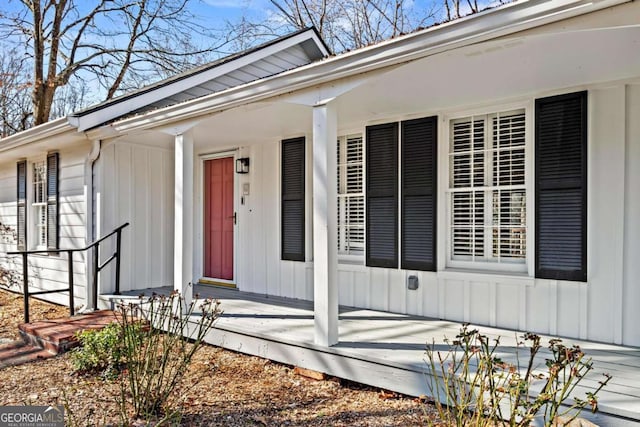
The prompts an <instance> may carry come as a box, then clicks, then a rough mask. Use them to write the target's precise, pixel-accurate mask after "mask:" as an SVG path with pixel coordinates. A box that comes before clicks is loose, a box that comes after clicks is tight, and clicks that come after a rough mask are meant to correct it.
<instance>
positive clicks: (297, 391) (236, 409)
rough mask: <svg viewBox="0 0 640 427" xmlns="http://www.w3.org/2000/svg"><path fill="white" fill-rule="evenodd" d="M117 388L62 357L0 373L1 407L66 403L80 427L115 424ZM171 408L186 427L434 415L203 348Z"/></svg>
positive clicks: (7, 325)
mask: <svg viewBox="0 0 640 427" xmlns="http://www.w3.org/2000/svg"><path fill="white" fill-rule="evenodd" d="M21 304H22V298H21V297H20V296H15V295H12V294H8V293H6V292H4V291H0V313H2V315H1V316H0V338H7V337H15V336H17V333H16V331H17V324H18V323H20V322H21V319H22V311H21V310H22V309H21ZM65 315H67V312H66V309H65V308H61V307H58V306H54V305H51V304H46V303H41V302H40V303H36V304H33V310H32V316H33V318H34V319H41V318H44V317H46V316H52V317H55V316H58V317H62V316H65ZM118 393H120V386H119V384H118V383H117V382H105V381H103V380H101V379H99V378H96V377H93V376H82V375H77V374H74V373H73V369H72V366H71V362H70V359H69V357H68V355H64V356H61V357H57V358H54V359H49V360H44V361H39V362H35V363H31V364H27V365H21V366H16V367H11V368H6V369H2V370H0V405H22V404H38V405H48V404H55V403H58V404H60V403H62V402H63V401H64V400H66V401H67V403H68V406H69V408H70V410H71V412H72V413H73V415H74V417H75V419H76V421H77V422H78V425H81V426H85V425H87V426H89V425H91V426H93V425H98V426H101V425H110V424H118V423H119V417H118V405H117V403H116V396H117V395H118ZM177 394H178V395H179V396H180V397H179V401H176V402H174V403H175V404H177V405H178V407H179V408H180V412H181V414H182V419H181V425H190V426H419V425H425V424H426V421H425V417H426V416H432V414H433V412H432V408H431V407H429V406H425V405H423V404H422V403H420V402H419V401H418V400H416V399H414V398H411V397H407V396H399V395H395V394H393V393H389V392H383V391H381V390H379V389H374V388H371V387H366V386H363V385H361V384H355V383H352V382H348V381H344V380H340V379H338V378H329V379H327V380H324V381H317V380H311V379H307V378H304V377H301V376H298V375H296V374H294V372H293V368H292V367H290V366H286V365H282V364H279V363H274V362H270V361H268V360H265V359H261V358H258V357H252V356H246V355H243V354H239V353H234V352H231V351H227V350H223V349H220V348H217V347H212V346H204V347H203V348H202V349H201V351H199V352H198V353H197V355H196V357H195V361H194V363H193V364H192V365H191V367H190V370H189V373H188V375H187V377H186V378H185V381H184V382H183V384H182V385H181V389H180V391H179V393H177Z"/></svg>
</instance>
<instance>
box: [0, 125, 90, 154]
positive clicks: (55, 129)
mask: <svg viewBox="0 0 640 427" xmlns="http://www.w3.org/2000/svg"><path fill="white" fill-rule="evenodd" d="M66 132H73V133H76V132H77V130H76V128H75V126H73V125H72V124H70V123H69V120H67V118H66V117H60V118H59V119H55V120H52V121H50V122H47V123H43V124H41V125H38V126H35V127H32V128H31V129H27V130H25V131H22V132H19V133H16V134H14V135H11V136H9V137H7V138H4V139H1V140H0V152H4V151H9V150H13V149H16V148H18V147H21V146H23V145H27V144H32V143H36V142H40V141H43V140H45V139H50V138H53V137H54V136H57V135H60V134H62V133H66ZM76 136H77V135H76ZM83 138H84V137H83Z"/></svg>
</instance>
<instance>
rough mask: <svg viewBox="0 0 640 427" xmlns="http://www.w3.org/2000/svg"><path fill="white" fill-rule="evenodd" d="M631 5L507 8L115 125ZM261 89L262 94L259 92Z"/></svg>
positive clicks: (251, 97) (555, 1) (245, 98)
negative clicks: (614, 7) (608, 8)
mask: <svg viewBox="0 0 640 427" xmlns="http://www.w3.org/2000/svg"><path fill="white" fill-rule="evenodd" d="M631 1H633V0H595V1H589V0H528V1H521V2H515V3H509V4H506V5H504V6H501V7H499V8H495V9H490V10H487V11H483V12H481V13H478V14H474V15H471V16H468V17H465V18H462V19H460V20H454V21H450V22H447V23H445V24H441V25H437V26H434V27H429V28H426V29H424V30H421V31H418V32H415V33H411V34H407V35H403V36H400V37H397V38H394V39H390V40H386V41H383V42H381V43H378V44H375V45H371V46H368V47H364V48H361V49H357V50H354V51H350V52H347V53H344V54H341V55H337V56H334V57H330V58H327V59H325V60H324V61H320V62H314V63H311V64H308V65H305V66H301V67H299V68H296V69H293V70H289V71H286V72H284V73H281V74H278V75H275V76H272V77H269V78H265V79H261V80H257V81H254V82H250V83H246V84H244V85H240V86H237V87H234V88H229V89H227V90H224V91H221V92H218V93H214V94H211V95H207V96H204V97H202V98H198V99H195V100H191V101H186V102H185V103H181V104H176V105H173V106H169V107H165V108H161V109H158V110H155V111H151V112H148V113H146V114H143V115H140V116H136V117H131V118H126V119H123V120H122V121H120V122H116V123H114V124H113V125H112V126H113V128H114V129H116V130H119V131H125V130H126V131H129V130H133V129H136V128H147V129H148V128H153V127H155V125H159V124H162V123H171V122H175V121H180V120H188V119H190V118H193V117H194V116H202V115H207V114H212V113H214V112H218V111H222V110H224V109H227V108H233V107H236V106H238V105H243V104H248V103H250V102H255V101H259V100H262V99H266V98H269V97H273V96H278V95H281V94H283V93H290V92H293V91H296V90H302V89H305V88H309V87H312V86H314V85H318V84H323V83H327V82H328V81H332V80H336V79H340V78H345V77H350V76H353V75H357V74H359V73H364V72H367V71H372V70H375V69H380V68H384V67H388V66H393V65H397V64H400V63H405V62H409V61H411V60H415V59H420V58H423V57H426V56H430V55H433V54H436V53H441V52H444V51H447V50H452V49H455V48H459V47H463V46H467V45H471V44H474V43H479V42H484V41H488V40H491V39H495V38H498V37H501V36H504V35H508V34H513V33H516V32H520V31H524V30H528V29H531V28H536V27H540V26H543V25H546V24H550V23H553V22H558V21H562V20H565V19H569V18H573V17H575V16H580V15H584V14H587V13H591V12H595V11H597V10H601V9H604V8H607V7H612V6H616V5H619V4H623V3H628V2H631ZM506 18H508V19H506ZM260 87H261V89H262V90H257V88H260ZM243 92H244V93H243ZM180 110H183V111H182V112H181V111H180Z"/></svg>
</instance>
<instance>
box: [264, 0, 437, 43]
mask: <svg viewBox="0 0 640 427" xmlns="http://www.w3.org/2000/svg"><path fill="white" fill-rule="evenodd" d="M270 2H271V4H272V5H273V6H274V11H275V14H274V16H272V18H271V27H272V28H274V27H275V26H277V24H278V23H280V24H282V25H284V26H286V27H293V28H306V27H310V26H315V27H316V28H317V29H318V31H319V32H320V34H321V35H322V37H323V38H324V40H325V41H326V42H327V43H328V45H329V47H331V49H332V50H333V51H334V52H343V51H347V50H352V49H357V48H360V47H363V46H368V45H370V44H373V43H377V42H380V41H382V40H386V39H389V38H393V37H396V36H398V35H400V34H404V33H408V32H411V31H414V30H415V29H417V28H421V27H424V26H426V25H430V24H432V23H435V22H436V16H437V11H438V9H439V5H437V4H436V3H435V2H433V3H431V4H428V5H427V6H426V7H425V8H424V9H421V10H419V9H418V7H417V6H416V5H415V2H413V1H410V0H270ZM274 24H276V25H274Z"/></svg>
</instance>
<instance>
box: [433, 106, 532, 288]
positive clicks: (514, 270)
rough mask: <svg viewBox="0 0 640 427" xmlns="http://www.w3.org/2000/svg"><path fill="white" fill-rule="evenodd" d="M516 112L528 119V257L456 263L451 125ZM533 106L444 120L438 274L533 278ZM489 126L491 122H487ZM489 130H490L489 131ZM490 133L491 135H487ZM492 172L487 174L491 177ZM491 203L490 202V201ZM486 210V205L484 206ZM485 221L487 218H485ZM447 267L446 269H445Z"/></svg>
mask: <svg viewBox="0 0 640 427" xmlns="http://www.w3.org/2000/svg"><path fill="white" fill-rule="evenodd" d="M515 110H524V115H525V184H524V189H525V192H526V194H525V199H526V205H525V210H526V222H525V224H526V257H525V259H524V262H502V263H499V262H491V261H487V260H476V261H467V260H460V259H454V258H453V256H452V253H453V251H452V244H453V242H452V236H451V227H452V224H451V222H452V201H451V200H452V199H451V191H450V188H449V187H450V179H451V175H450V174H451V170H450V163H449V153H450V147H451V132H450V129H451V123H452V122H453V121H455V120H458V119H464V118H469V117H471V116H491V115H495V114H496V113H500V114H503V113H508V112H513V111H515ZM533 111H534V106H533V102H531V101H527V102H516V103H511V104H503V105H491V106H484V107H480V108H476V109H470V110H465V111H455V112H452V113H449V114H445V115H443V116H442V122H441V123H442V126H440V129H441V130H440V141H441V142H440V147H441V148H440V150H439V152H440V154H439V165H440V166H439V169H440V174H439V179H440V185H439V188H440V189H439V197H440V200H442V201H443V203H440V206H441V208H440V209H439V215H440V218H441V220H439V221H438V224H439V226H438V233H439V236H442V237H441V242H442V240H444V243H443V244H439V245H438V248H439V259H440V260H441V262H440V263H439V264H440V265H439V268H438V269H439V270H447V269H449V270H452V271H456V270H457V271H464V270H468V271H474V270H475V271H488V272H498V273H508V274H518V275H520V274H526V275H528V276H533V271H534V265H533V260H534V250H535V247H534V240H533V236H534V233H535V230H534V215H535V211H534V187H533V173H534V152H533V144H534V138H533V131H534V123H533V120H534V117H533ZM487 125H489V122H487ZM488 127H489V126H487V128H488ZM487 133H488V132H487ZM490 172H491V171H487V170H485V173H486V174H488V173H490ZM487 201H490V199H487ZM485 207H486V202H485ZM485 218H486V217H485ZM442 264H444V265H442Z"/></svg>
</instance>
